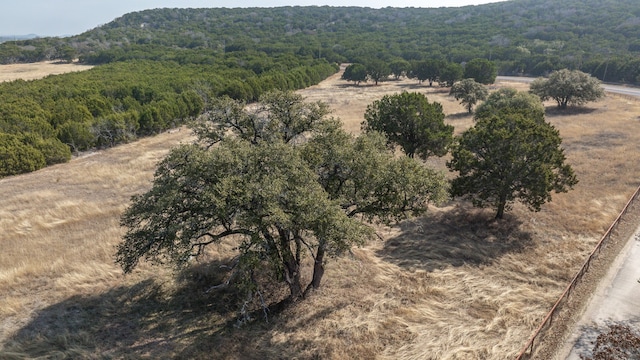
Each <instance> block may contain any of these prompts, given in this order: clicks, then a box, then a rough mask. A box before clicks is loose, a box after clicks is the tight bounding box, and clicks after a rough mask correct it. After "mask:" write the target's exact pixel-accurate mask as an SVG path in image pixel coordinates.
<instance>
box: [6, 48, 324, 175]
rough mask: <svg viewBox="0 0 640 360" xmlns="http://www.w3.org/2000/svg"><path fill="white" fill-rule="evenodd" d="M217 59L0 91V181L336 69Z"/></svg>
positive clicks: (142, 64)
mask: <svg viewBox="0 0 640 360" xmlns="http://www.w3.org/2000/svg"><path fill="white" fill-rule="evenodd" d="M263 61H264V62H265V67H264V68H263V69H262V71H259V72H257V73H256V72H254V71H253V70H252V69H251V68H249V67H248V66H249V65H250V64H252V61H251V59H250V58H247V59H244V58H237V57H232V56H228V57H222V58H220V59H218V60H217V61H215V62H214V63H213V64H179V63H177V62H173V61H148V60H137V61H123V62H115V63H111V64H107V65H103V66H99V67H96V68H94V69H91V70H89V71H86V72H79V73H71V74H65V75H59V76H50V77H47V78H45V79H42V80H37V81H23V80H17V81H13V82H8V83H2V84H0V98H1V99H2V102H1V103H0V160H1V161H0V177H3V176H8V175H14V174H19V173H24V172H29V171H34V170H37V169H39V168H42V167H44V166H46V165H51V164H56V163H61V162H65V161H67V160H68V159H69V158H70V157H71V153H72V152H74V151H84V150H88V149H91V148H96V147H97V148H104V147H110V146H114V145H116V144H120V143H124V142H128V141H131V140H133V139H135V138H137V137H139V136H145V135H151V134H155V133H158V132H161V131H163V130H166V129H169V128H172V127H175V126H178V125H180V124H183V123H184V122H185V121H187V120H188V119H191V118H193V117H195V116H198V115H199V114H200V113H202V112H203V111H206V110H207V108H208V105H209V104H210V102H211V100H212V99H214V98H216V97H220V96H224V95H228V96H230V97H231V98H234V99H238V100H244V101H254V100H257V99H258V98H259V97H260V95H262V94H263V93H264V92H266V91H268V90H272V89H299V88H304V87H308V86H310V85H313V84H317V83H318V82H320V81H321V80H323V79H324V78H326V77H327V76H329V75H331V74H333V73H335V72H336V71H337V67H336V66H335V65H330V64H329V63H327V62H326V61H323V60H314V59H306V60H305V59H303V58H296V57H291V58H290V59H263Z"/></svg>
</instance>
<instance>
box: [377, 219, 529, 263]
mask: <svg viewBox="0 0 640 360" xmlns="http://www.w3.org/2000/svg"><path fill="white" fill-rule="evenodd" d="M521 225H522V222H521V221H520V220H518V219H517V218H514V217H513V216H510V215H508V214H507V215H506V216H505V219H504V220H501V221H496V220H494V218H493V213H490V212H488V211H482V210H478V209H465V208H460V207H458V208H455V209H454V210H451V211H442V212H437V213H432V214H431V215H430V216H428V217H425V218H421V219H417V220H415V221H407V222H404V223H403V224H401V230H402V232H401V234H400V235H399V236H396V237H394V238H392V239H389V240H387V241H386V242H385V245H384V247H383V248H382V249H381V250H379V251H378V256H380V257H381V258H382V259H384V260H386V261H389V262H391V263H394V264H397V265H399V266H402V267H405V268H408V269H422V270H426V271H434V270H437V269H444V268H446V267H449V266H462V265H465V264H469V265H474V266H478V265H484V264H490V263H491V262H493V261H494V260H495V259H496V258H498V257H500V256H501V255H503V254H506V253H509V252H518V251H522V250H523V249H524V248H526V247H527V246H528V245H530V244H531V242H532V237H531V234H529V233H527V232H525V231H522V230H521Z"/></svg>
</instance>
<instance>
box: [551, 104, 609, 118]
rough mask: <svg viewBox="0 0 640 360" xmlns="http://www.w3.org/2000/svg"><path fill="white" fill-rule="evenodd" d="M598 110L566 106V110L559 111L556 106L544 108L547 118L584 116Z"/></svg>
mask: <svg viewBox="0 0 640 360" xmlns="http://www.w3.org/2000/svg"><path fill="white" fill-rule="evenodd" d="M598 110H599V109H598V108H590V107H585V106H568V107H567V108H566V109H561V108H559V107H558V106H557V105H552V106H547V107H545V114H547V115H548V116H571V115H585V114H591V113H592V112H594V111H598Z"/></svg>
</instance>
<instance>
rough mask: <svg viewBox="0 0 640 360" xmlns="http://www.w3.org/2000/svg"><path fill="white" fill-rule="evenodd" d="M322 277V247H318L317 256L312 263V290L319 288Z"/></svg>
mask: <svg viewBox="0 0 640 360" xmlns="http://www.w3.org/2000/svg"><path fill="white" fill-rule="evenodd" d="M323 275H324V247H323V246H319V247H318V254H317V255H316V258H315V261H314V263H313V279H312V280H311V284H310V285H311V286H312V287H313V288H314V289H317V288H319V287H320V282H321V281H322V276H323Z"/></svg>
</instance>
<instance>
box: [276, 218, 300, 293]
mask: <svg viewBox="0 0 640 360" xmlns="http://www.w3.org/2000/svg"><path fill="white" fill-rule="evenodd" d="M278 231H279V235H280V247H281V250H280V251H281V253H282V264H283V265H284V274H283V275H284V281H285V282H286V283H287V285H288V286H289V292H290V293H289V299H291V301H296V300H297V299H298V298H301V297H302V295H303V294H302V285H301V284H300V262H298V261H296V258H295V257H294V256H293V252H292V251H291V246H290V237H289V233H288V232H287V231H284V230H282V229H278Z"/></svg>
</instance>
